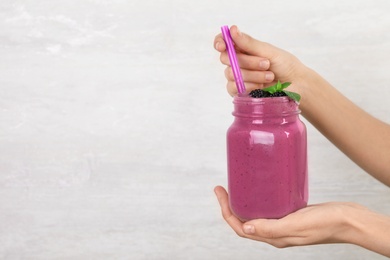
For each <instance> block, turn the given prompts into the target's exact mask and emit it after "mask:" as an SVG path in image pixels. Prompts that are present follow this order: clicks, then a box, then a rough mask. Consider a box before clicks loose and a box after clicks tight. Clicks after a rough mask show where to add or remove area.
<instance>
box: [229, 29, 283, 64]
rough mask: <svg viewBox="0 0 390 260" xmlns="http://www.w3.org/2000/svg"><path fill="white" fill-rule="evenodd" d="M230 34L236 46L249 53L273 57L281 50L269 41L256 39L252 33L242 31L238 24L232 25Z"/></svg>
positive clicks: (268, 57)
mask: <svg viewBox="0 0 390 260" xmlns="http://www.w3.org/2000/svg"><path fill="white" fill-rule="evenodd" d="M230 35H231V36H232V39H233V41H234V43H235V45H236V47H238V49H239V50H241V51H242V52H244V53H247V54H249V55H254V56H259V57H263V58H267V59H272V58H274V57H275V56H277V55H278V52H280V51H281V50H280V49H278V48H277V47H275V46H273V45H271V44H269V43H266V42H262V41H259V40H256V39H254V38H252V37H251V36H250V35H248V34H245V33H242V32H241V31H240V30H239V29H238V27H237V26H236V25H233V26H232V27H230Z"/></svg>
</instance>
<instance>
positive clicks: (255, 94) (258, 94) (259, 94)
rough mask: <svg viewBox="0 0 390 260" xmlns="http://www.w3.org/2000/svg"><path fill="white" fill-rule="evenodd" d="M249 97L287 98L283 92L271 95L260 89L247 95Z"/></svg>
mask: <svg viewBox="0 0 390 260" xmlns="http://www.w3.org/2000/svg"><path fill="white" fill-rule="evenodd" d="M249 96H251V97H253V98H264V97H284V96H287V94H286V93H284V92H283V91H282V92H275V93H273V94H271V93H269V92H268V91H264V90H262V89H255V90H252V91H251V92H250V93H249Z"/></svg>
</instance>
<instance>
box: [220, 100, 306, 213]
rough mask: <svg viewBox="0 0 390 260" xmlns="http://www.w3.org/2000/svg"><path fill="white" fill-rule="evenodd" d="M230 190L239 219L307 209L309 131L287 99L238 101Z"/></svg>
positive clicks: (230, 139) (230, 143)
mask: <svg viewBox="0 0 390 260" xmlns="http://www.w3.org/2000/svg"><path fill="white" fill-rule="evenodd" d="M233 103H234V112H233V115H234V116H235V120H234V122H233V124H232V125H231V127H230V128H229V129H228V132H227V155H228V189H229V203H230V208H231V210H232V212H233V213H234V214H235V215H236V216H237V217H239V218H240V219H241V220H243V221H245V220H250V219H256V218H282V217H284V216H286V215H287V214H289V213H292V212H294V211H296V210H298V209H300V208H303V207H305V206H306V205H307V201H308V174H307V138H306V127H305V125H304V124H303V122H302V121H301V120H300V119H299V113H300V111H299V109H298V104H297V103H296V102H295V101H293V100H291V99H289V98H288V97H276V98H250V97H235V98H234V102H233Z"/></svg>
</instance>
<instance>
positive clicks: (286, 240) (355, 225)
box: [214, 186, 390, 256]
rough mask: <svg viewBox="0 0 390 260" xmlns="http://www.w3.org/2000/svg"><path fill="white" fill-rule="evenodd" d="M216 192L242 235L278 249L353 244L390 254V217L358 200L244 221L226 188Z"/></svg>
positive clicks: (223, 214)
mask: <svg viewBox="0 0 390 260" xmlns="http://www.w3.org/2000/svg"><path fill="white" fill-rule="evenodd" d="M214 191H215V194H216V196H217V198H218V201H219V204H220V206H221V211H222V216H223V218H224V219H225V220H226V222H227V223H228V224H229V225H230V227H231V228H232V229H233V230H234V231H235V232H236V233H237V235H239V236H240V237H244V238H249V239H252V240H257V241H261V242H265V243H268V244H270V245H273V246H275V247H277V248H284V247H292V246H304V245H314V244H329V243H351V244H356V245H359V246H362V247H365V248H367V249H369V250H372V251H375V252H378V253H380V254H383V255H386V256H390V218H389V217H387V216H383V215H380V214H377V213H374V212H371V211H369V210H368V209H366V208H365V207H362V206H360V205H358V204H355V203H344V202H330V203H323V204H317V205H311V206H308V207H306V208H303V209H300V210H298V211H296V212H294V213H291V214H290V215H287V216H285V217H284V218H281V219H255V220H250V221H247V222H244V223H243V222H241V221H240V220H239V219H238V218H237V217H236V216H234V215H233V213H232V212H231V211H230V208H229V202H228V194H227V192H226V190H225V189H224V188H223V187H221V186H217V187H216V188H215V189H214Z"/></svg>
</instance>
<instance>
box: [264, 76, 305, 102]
mask: <svg viewBox="0 0 390 260" xmlns="http://www.w3.org/2000/svg"><path fill="white" fill-rule="evenodd" d="M290 85H291V82H285V83H283V84H282V83H281V82H280V81H279V80H278V83H276V84H275V85H272V86H270V87H267V88H263V91H266V92H269V93H271V94H274V93H276V92H284V93H285V94H286V95H287V96H288V97H290V98H291V99H293V100H295V101H297V102H299V101H300V100H301V95H299V94H298V93H295V92H291V91H287V90H284V89H285V88H287V87H288V86H290Z"/></svg>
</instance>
